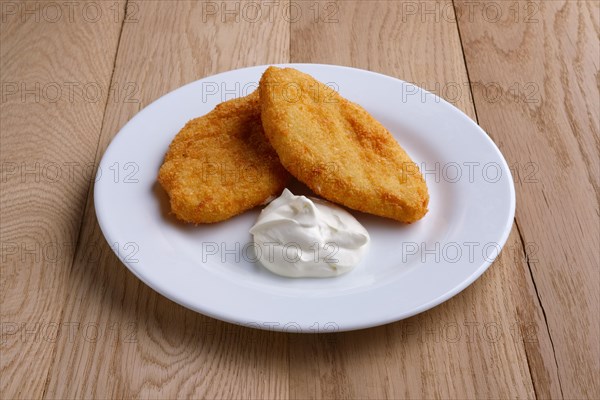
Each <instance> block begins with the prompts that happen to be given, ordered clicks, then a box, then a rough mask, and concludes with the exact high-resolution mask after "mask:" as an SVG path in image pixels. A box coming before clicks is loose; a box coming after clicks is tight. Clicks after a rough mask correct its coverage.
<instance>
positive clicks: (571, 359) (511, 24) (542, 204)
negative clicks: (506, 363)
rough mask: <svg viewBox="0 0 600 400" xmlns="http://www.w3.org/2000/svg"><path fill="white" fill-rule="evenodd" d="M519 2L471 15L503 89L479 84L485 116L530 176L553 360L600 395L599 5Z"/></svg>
mask: <svg viewBox="0 0 600 400" xmlns="http://www.w3.org/2000/svg"><path fill="white" fill-rule="evenodd" d="M457 4H458V6H459V7H460V8H461V9H462V12H463V13H464V14H467V13H468V10H467V4H466V2H462V1H459V2H457ZM516 4H517V5H518V10H519V11H520V14H515V10H516V7H515V5H514V4H512V3H511V4H504V3H498V5H499V6H501V7H500V8H499V10H500V12H501V14H502V15H504V16H505V18H503V19H502V20H500V21H497V22H496V21H494V20H495V18H493V19H492V20H490V19H489V18H488V19H486V18H481V17H479V18H474V19H473V20H472V21H469V20H468V19H466V18H463V19H461V20H459V23H460V30H461V34H462V39H463V45H464V49H465V56H466V60H467V63H468V66H469V73H470V77H471V79H472V81H473V82H481V83H494V84H495V87H496V88H497V89H499V91H498V92H497V94H496V95H495V96H494V97H493V100H494V101H490V98H489V97H488V96H489V94H488V93H487V92H486V85H485V84H481V85H474V86H473V87H474V97H475V103H476V107H477V111H478V115H479V120H480V123H481V125H482V126H483V128H484V129H486V130H487V131H488V132H489V133H490V135H491V136H492V137H493V138H494V139H495V140H496V142H497V143H499V144H500V146H501V149H502V150H503V152H504V154H505V155H506V156H507V157H508V158H509V159H511V160H513V161H514V162H516V163H517V164H516V165H517V166H520V167H521V168H520V169H521V171H520V172H521V173H522V174H526V175H527V176H528V177H529V178H530V179H524V180H518V181H517V193H518V197H517V215H516V218H517V222H518V225H519V228H520V230H521V234H522V236H523V239H524V241H525V242H528V243H531V244H532V246H531V248H530V252H531V253H532V258H534V259H535V262H529V268H530V269H531V273H532V276H533V278H534V280H535V283H536V294H537V296H539V300H540V302H541V305H542V307H543V309H544V311H545V318H546V319H547V321H546V322H547V329H548V331H549V332H550V336H551V338H552V343H553V353H547V354H546V357H544V363H545V364H549V363H551V362H552V361H554V362H555V363H556V364H557V367H558V376H559V378H560V381H559V386H560V387H559V390H560V391H561V393H562V395H563V396H564V398H588V399H592V398H599V397H600V386H599V381H598V379H597V377H598V375H599V374H600V360H599V357H598V354H599V352H600V348H599V341H598V336H599V334H600V331H599V329H600V326H599V325H600V321H599V316H600V307H599V304H600V300H599V293H600V290H599V282H600V276H599V273H600V272H599V270H598V265H600V254H599V250H598V249H599V248H600V242H599V236H600V229H599V225H598V199H599V197H598V196H599V190H598V182H599V174H600V163H599V160H598V154H599V148H600V141H599V136H598V133H599V121H600V102H599V93H598V76H599V70H598V68H599V67H598V65H599V59H600V54H599V46H598V36H599V33H600V32H599V20H598V19H599V11H600V10H599V3H598V2H595V1H589V2H585V1H548V2H532V3H525V2H519V3H516ZM511 7H512V8H511ZM474 15H477V11H475V14H474ZM488 86H489V85H488ZM524 167H525V168H526V169H525V168H524ZM550 355H552V358H555V360H549V358H550ZM540 379H543V377H541V376H535V375H534V383H536V386H537V382H536V381H537V380H540Z"/></svg>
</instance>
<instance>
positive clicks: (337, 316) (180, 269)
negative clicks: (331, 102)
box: [94, 64, 515, 332]
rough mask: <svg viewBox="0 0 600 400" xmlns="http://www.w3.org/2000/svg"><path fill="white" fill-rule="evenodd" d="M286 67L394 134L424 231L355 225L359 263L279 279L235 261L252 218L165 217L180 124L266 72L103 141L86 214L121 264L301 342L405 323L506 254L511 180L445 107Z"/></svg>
mask: <svg viewBox="0 0 600 400" xmlns="http://www.w3.org/2000/svg"><path fill="white" fill-rule="evenodd" d="M291 66H292V67H294V68H297V69H299V70H301V71H304V72H307V73H309V74H311V75H313V76H314V77H315V78H316V79H318V80H321V81H322V82H326V83H330V84H331V86H333V87H334V88H335V89H336V90H339V92H340V93H341V94H342V95H343V96H345V97H346V98H348V99H350V100H352V101H354V102H357V103H359V104H360V105H362V106H363V107H364V108H366V109H367V111H369V112H370V113H372V115H373V116H374V117H375V118H377V119H378V120H379V121H381V123H383V125H385V126H386V127H387V128H388V129H389V131H390V132H392V134H393V135H394V136H395V137H396V139H397V140H398V141H399V142H400V144H401V145H402V146H403V147H404V149H405V150H406V151H407V152H408V153H409V154H410V155H411V157H412V158H413V160H415V162H416V163H417V164H419V165H420V166H421V169H422V171H423V173H424V174H425V178H426V181H427V185H428V187H429V193H430V196H431V200H430V203H429V210H430V211H429V213H428V214H427V215H426V216H425V218H423V219H422V220H421V221H419V222H417V223H414V224H412V225H403V224H400V223H396V222H394V221H391V220H385V219H382V218H378V217H372V216H368V215H365V214H361V213H357V212H353V214H354V215H355V216H356V217H357V218H358V220H359V221H360V222H361V223H362V224H363V225H364V226H365V227H366V228H367V230H368V231H369V233H370V235H371V247H370V251H369V253H368V254H367V256H366V259H365V260H364V262H363V263H362V264H361V265H359V266H357V267H356V269H355V270H353V271H352V272H350V273H348V274H346V275H343V276H341V277H337V278H325V279H288V278H283V277H279V276H276V275H273V274H272V273H270V272H269V271H267V270H266V269H264V268H262V267H260V266H258V265H256V264H255V263H252V262H251V261H252V257H253V256H252V254H250V253H251V252H248V254H244V250H245V249H246V250H247V249H248V248H247V247H245V246H246V245H247V244H248V243H250V242H251V236H250V234H249V233H248V229H249V228H250V226H251V225H252V224H253V223H254V221H255V219H256V217H257V215H258V213H259V211H260V208H257V209H255V210H252V211H248V212H246V213H244V214H242V215H240V216H238V217H235V218H233V219H230V220H228V221H225V222H222V223H219V224H212V225H205V226H191V225H184V224H180V223H177V222H176V221H174V220H173V219H172V218H171V217H169V216H168V202H167V200H166V195H165V194H164V193H163V191H162V189H161V188H160V187H159V186H158V184H157V183H156V176H157V171H158V169H159V167H160V165H161V163H162V161H163V156H164V154H165V151H166V150H167V147H168V145H169V143H170V142H171V140H172V139H173V137H174V136H175V134H176V133H177V132H178V131H179V129H181V127H182V126H183V125H184V124H185V123H186V122H187V121H188V120H190V119H192V118H195V117H198V116H201V115H203V114H205V113H207V112H209V111H210V110H211V109H212V108H213V107H214V106H215V105H217V104H218V103H220V102H221V101H224V100H228V99H230V98H233V97H238V96H242V95H245V94H247V93H249V92H250V91H252V90H254V89H255V88H256V86H257V82H258V80H259V78H260V76H261V74H262V72H263V71H264V70H265V68H266V66H258V67H251V68H244V69H239V70H235V71H229V72H225V73H222V74H219V75H215V76H211V77H208V78H204V79H201V80H199V81H196V82H193V83H190V84H188V85H186V86H183V87H181V88H179V89H177V90H175V91H173V92H171V93H169V94H167V95H165V96H163V97H161V98H160V99H158V100H156V101H155V102H154V103H152V104H150V105H149V106H148V107H146V108H145V109H144V110H142V111H140V112H139V113H138V114H137V115H136V116H135V117H134V118H133V119H132V120H131V121H129V123H127V125H125V126H124V127H123V129H121V131H120V132H119V134H118V135H117V136H116V137H115V138H114V140H113V141H112V143H111V144H110V146H109V147H108V149H107V150H106V153H105V154H104V157H103V158H102V161H101V162H100V167H99V171H98V176H97V178H96V179H97V180H96V184H95V193H94V201H95V205H96V214H97V216H98V221H99V223H100V227H101V229H102V232H103V233H104V236H105V237H106V239H107V241H108V242H109V244H111V246H112V247H113V250H115V252H116V253H117V255H118V257H119V258H120V259H121V261H122V262H123V263H124V264H125V265H126V266H127V267H128V268H129V269H130V270H131V272H133V273H134V274H135V275H136V276H137V277H138V278H140V279H141V280H142V281H144V282H145V283H146V284H147V285H149V286H150V287H152V288H153V289H154V290H156V291H158V292H159V293H161V294H163V295H164V296H166V297H168V298H170V299H172V300H173V301H176V302H177V303H179V304H181V305H183V306H185V307H188V308H190V309H192V310H196V311H198V312H200V313H203V314H206V315H209V316H211V317H214V318H218V319H221V320H225V321H229V322H233V323H237V324H242V325H247V326H252V327H257V328H263V329H273V330H284V331H301V332H324V331H344V330H352V329H360V328H366V327H371V326H376V325H381V324H385V323H389V322H392V321H397V320H400V319H403V318H407V317H410V316H412V315H415V314H417V313H420V312H422V311H425V310H427V309H429V308H431V307H434V306H436V305H438V304H440V303H441V302H443V301H445V300H448V299H449V298H450V297H452V296H454V295H455V294H457V293H458V292H460V291H461V290H463V289H464V288H465V287H467V286H468V285H469V284H471V283H472V282H473V281H474V280H475V279H477V278H478V277H479V276H480V275H481V274H482V273H483V272H484V271H485V270H486V269H487V268H488V266H489V265H490V264H491V263H492V261H493V259H494V258H495V257H496V256H497V255H498V252H499V250H500V248H501V247H502V246H503V245H504V243H505V241H506V239H507V237H508V234H509V232H510V229H511V226H512V222H513V217H514V212H515V191H514V186H513V181H512V176H511V173H510V170H509V168H508V165H507V163H506V161H505V160H504V158H503V157H502V154H501V153H500V151H499V150H498V148H497V147H496V146H495V145H494V143H493V142H492V141H491V140H490V138H489V137H488V136H487V134H486V133H485V132H484V131H483V130H482V129H481V128H480V127H479V126H477V125H476V124H475V123H474V122H473V121H472V120H471V119H469V118H468V117H467V116H466V115H465V114H463V113H462V112H461V111H459V110H458V109H457V108H455V107H454V106H452V105H451V104H449V103H447V102H446V101H444V100H442V99H440V98H439V97H437V96H435V95H433V94H431V93H428V92H426V91H425V90H422V89H420V88H417V87H415V86H413V85H411V84H408V83H406V82H403V81H401V80H398V79H395V78H392V77H389V76H385V75H380V74H377V73H373V72H369V71H364V70H359V69H353V68H347V67H340V66H333V65H318V64H292V65H291ZM215 252H216V254H212V253H215ZM480 301H487V299H485V298H482V299H480Z"/></svg>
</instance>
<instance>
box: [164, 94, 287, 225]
mask: <svg viewBox="0 0 600 400" xmlns="http://www.w3.org/2000/svg"><path fill="white" fill-rule="evenodd" d="M288 177H289V174H288V173H287V172H286V171H285V169H284V168H283V166H282V165H281V163H280V162H279V159H278V158H277V154H276V153H275V151H274V150H273V148H272V147H271V146H270V145H269V142H268V141H267V139H266V138H265V136H264V133H263V129H262V125H261V120H260V104H259V101H258V92H257V91H255V92H254V93H252V94H250V95H248V96H246V97H242V98H239V99H233V100H229V101H226V102H224V103H221V104H219V105H218V106H217V107H215V109H214V110H212V111H211V112H209V113H208V114H206V115H205V116H203V117H200V118H196V119H193V120H191V121H189V122H188V123H187V124H186V125H185V127H184V128H183V129H182V130H181V131H180V132H179V133H178V134H177V136H176V137H175V139H173V142H172V143H171V145H170V146H169V151H168V152H167V155H166V157H165V161H164V163H163V165H162V166H161V168H160V171H159V174H158V181H159V182H160V184H161V185H162V187H163V188H164V189H165V190H166V192H167V193H168V194H169V198H170V200H171V211H172V212H173V213H174V214H175V215H176V216H177V218H179V219H181V220H183V221H187V222H195V223H209V222H218V221H223V220H226V219H228V218H230V217H233V216H234V215H236V214H239V213H241V212H243V211H245V210H248V209H250V208H252V207H255V206H257V205H259V204H262V203H264V202H265V201H266V200H267V199H268V198H269V197H271V196H274V195H279V193H281V191H282V190H283V188H284V187H285V183H286V182H287V179H288Z"/></svg>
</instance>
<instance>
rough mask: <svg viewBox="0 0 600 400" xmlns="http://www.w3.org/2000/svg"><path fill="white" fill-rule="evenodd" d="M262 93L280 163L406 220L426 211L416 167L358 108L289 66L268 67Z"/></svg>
mask: <svg viewBox="0 0 600 400" xmlns="http://www.w3.org/2000/svg"><path fill="white" fill-rule="evenodd" d="M259 91H260V102H261V111H262V122H263V127H264V130H265V134H266V136H267V138H268V139H269V142H270V143H271V144H272V145H273V148H274V149H275V151H276V152H277V154H278V155H279V159H280V160H281V163H282V164H283V166H284V167H285V168H286V169H287V170H288V171H289V172H290V173H291V174H292V175H294V176H295V177H296V178H298V179H299V180H300V181H302V182H304V183H305V184H306V185H308V186H309V187H310V188H311V189H312V190H313V191H314V192H315V193H317V194H319V195H321V196H323V197H325V198H326V199H328V200H331V201H334V202H336V203H339V204H343V205H345V206H347V207H350V208H353V209H355V210H359V211H364V212H367V213H371V214H375V215H379V216H383V217H388V218H393V219H395V220H398V221H403V222H414V221H417V220H419V219H420V218H422V217H423V216H424V215H425V214H426V213H427V204H428V203H429V195H428V193H427V186H426V185H425V181H424V179H423V176H422V175H421V173H420V172H419V168H418V167H417V166H416V165H415V163H414V162H413V161H412V160H411V159H410V157H409V156H408V155H407V154H406V152H405V151H404V150H403V149H402V148H401V147H400V145H399V144H398V142H397V141H396V140H395V139H394V137H393V136H392V135H391V134H390V133H389V132H388V131H387V130H386V129H385V128H384V127H383V125H381V124H380V123H379V122H378V121H377V120H375V118H373V117H372V116H371V115H370V114H369V113H368V112H367V111H365V110H364V109H363V108H362V107H360V106H359V105H357V104H354V103H352V102H350V101H348V100H346V99H344V98H343V97H341V96H340V95H339V94H338V93H336V92H335V91H333V90H332V89H330V88H329V87H327V86H325V85H324V84H322V83H320V82H318V81H317V80H315V79H314V78H312V77H311V76H310V75H307V74H304V73H302V72H300V71H297V70H295V69H292V68H285V69H281V68H276V67H269V68H268V69H267V70H266V71H265V73H264V74H263V76H262V78H261V80H260V85H259Z"/></svg>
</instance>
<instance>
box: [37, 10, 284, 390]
mask: <svg viewBox="0 0 600 400" xmlns="http://www.w3.org/2000/svg"><path fill="white" fill-rule="evenodd" d="M137 4H138V5H139V10H138V13H137V15H138V17H139V22H138V23H137V24H130V25H125V27H124V30H123V34H122V38H121V43H120V47H119V52H118V57H117V63H116V67H115V75H114V80H115V81H120V82H135V83H137V84H138V85H139V87H140V92H139V96H140V97H139V98H140V100H141V101H140V102H139V103H133V104H113V103H112V101H110V100H109V103H108V108H107V111H106V114H105V119H104V127H103V129H102V136H101V139H100V145H99V152H98V154H97V161H98V160H99V157H100V156H101V154H102V153H103V151H104V149H105V148H106V146H107V145H108V143H109V141H110V140H111V139H112V138H113V137H114V135H115V134H116V133H117V131H118V130H119V129H120V128H121V127H122V126H123V125H124V124H125V123H126V122H127V121H128V120H129V119H130V118H131V117H133V116H134V115H135V113H136V112H137V111H138V110H139V109H141V108H143V107H144V106H145V105H147V104H148V103H149V102H151V101H153V100H154V99H156V98H158V97H159V96H161V95H163V94H165V93H167V92H169V91H170V90H173V89H175V88H177V87H179V86H181V85H183V84H185V83H188V82H191V81H194V80H196V79H200V78H202V77H205V76H207V75H211V74H214V73H218V72H222V71H226V70H230V69H234V68H240V67H244V66H249V65H255V64H264V63H276V62H287V61H288V59H289V58H288V56H289V24H288V23H287V22H286V21H285V20H284V19H283V18H282V15H283V14H281V10H279V11H278V12H277V13H275V12H274V13H273V14H271V15H272V19H271V18H269V14H268V13H265V14H263V16H262V17H261V18H259V19H258V20H255V18H254V16H252V15H250V14H246V17H244V15H243V14H240V13H243V12H244V11H243V8H242V7H244V4H246V3H237V2H231V3H228V4H227V7H228V8H227V10H234V12H235V7H236V5H235V4H238V7H239V6H240V5H241V7H240V8H239V12H238V13H237V14H236V15H237V17H236V15H234V14H229V13H224V11H225V10H224V9H221V8H220V7H221V3H220V2H211V3H210V4H211V6H210V7H212V6H213V5H214V6H215V7H216V8H210V9H207V8H205V7H207V6H206V3H205V4H202V3H199V2H191V1H178V2H169V1H151V2H138V3H137ZM203 7H204V8H203ZM248 12H250V11H248ZM94 251H97V253H96V254H95V253H94ZM69 284H70V288H71V290H70V296H69V299H68V303H67V306H66V309H65V313H64V317H63V321H81V323H82V324H83V325H85V324H96V325H97V326H98V327H99V328H100V329H101V330H102V332H104V333H103V334H101V335H100V336H99V337H97V338H95V340H93V341H87V342H82V341H69V340H67V339H66V338H64V337H61V338H60V339H59V342H58V351H57V358H56V362H55V365H54V368H53V370H52V374H51V375H50V378H49V384H48V390H47V392H46V397H48V398H74V397H91V398H106V397H117V398H123V397H136V398H179V397H189V398H277V399H284V398H287V393H288V386H287V385H288V366H287V360H288V357H287V337H286V336H285V335H281V334H275V333H268V332H262V331H257V330H252V329H247V328H241V327H237V326H234V325H231V324H226V323H222V322H219V321H216V320H213V319H211V318H208V317H204V316H202V315H199V314H197V313H194V312H192V311H189V310H187V309H184V308H183V307H181V306H179V305H177V304H175V303H172V302H171V301H169V300H167V299H165V298H164V297H162V296H160V295H158V294H156V293H155V292H154V291H152V290H151V289H150V288H148V287H147V286H146V285H144V284H143V283H141V282H140V281H138V280H137V278H135V277H134V276H133V275H132V274H130V273H129V272H127V270H126V269H125V267H124V266H123V265H122V264H121V263H120V262H119V261H118V260H117V258H116V257H115V256H114V254H113V253H112V251H111V250H110V249H109V247H108V245H107V244H106V243H105V240H104V238H103V237H102V234H101V233H100V230H99V227H98V224H97V222H96V217H95V215H94V207H93V204H92V203H91V197H90V201H88V204H87V207H86V211H85V216H84V229H83V231H82V238H81V245H80V246H79V248H78V249H77V254H76V257H75V263H74V267H73V271H72V273H71V277H70V281H69ZM107 332H109V333H110V334H109V333H107Z"/></svg>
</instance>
